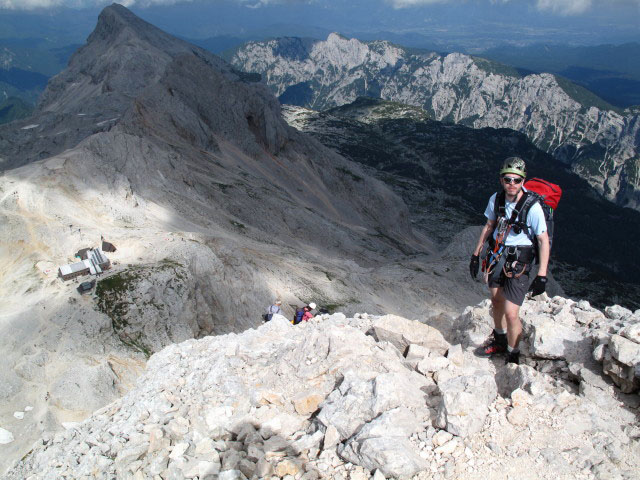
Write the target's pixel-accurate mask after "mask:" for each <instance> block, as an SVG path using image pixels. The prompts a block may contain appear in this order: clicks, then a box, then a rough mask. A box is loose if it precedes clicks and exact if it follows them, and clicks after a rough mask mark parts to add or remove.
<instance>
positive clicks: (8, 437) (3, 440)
mask: <svg viewBox="0 0 640 480" xmlns="http://www.w3.org/2000/svg"><path fill="white" fill-rule="evenodd" d="M13 440H14V438H13V434H12V433H11V432H10V431H9V430H5V429H4V428H0V445H6V444H7V443H11V442H13Z"/></svg>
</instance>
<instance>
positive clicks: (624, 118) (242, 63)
mask: <svg viewBox="0 0 640 480" xmlns="http://www.w3.org/2000/svg"><path fill="white" fill-rule="evenodd" d="M231 62H232V64H233V65H235V66H236V67H237V68H240V69H242V70H245V71H248V72H257V73H260V74H261V75H262V76H263V79H264V82H265V83H266V84H267V85H269V86H270V87H271V89H272V90H273V91H274V92H275V93H276V94H277V95H279V97H280V99H281V101H282V102H283V103H290V104H294V105H299V106H303V107H308V108H313V109H315V110H323V109H326V108H329V107H334V106H339V105H344V104H348V103H351V102H353V101H354V100H355V99H356V98H357V97H360V96H370V97H374V98H382V99H385V100H392V101H396V102H401V103H406V104H409V105H414V106H419V107H422V108H423V109H424V110H425V111H426V112H427V113H428V114H429V116H430V117H431V118H432V119H435V120H442V121H446V122H454V123H461V124H463V125H467V126H471V127H473V128H483V127H493V128H510V129H512V130H516V131H519V132H522V133H524V134H526V135H527V137H528V138H529V139H530V140H531V141H532V142H533V143H534V144H535V145H536V146H538V147H539V148H541V149H542V150H545V151H547V152H549V153H551V154H552V155H553V156H554V157H556V158H557V159H558V160H560V161H562V162H563V163H567V164H570V165H571V167H572V169H573V170H574V171H575V172H577V173H578V174H579V175H580V176H582V177H583V178H585V179H586V180H588V181H589V183H591V185H593V186H594V187H595V188H596V189H597V190H598V191H599V192H600V193H602V194H603V195H604V196H605V197H606V198H608V199H609V200H612V201H615V202H616V203H618V204H620V205H622V206H628V207H631V208H635V209H638V208H639V207H640V197H639V193H638V192H639V189H640V183H639V182H640V177H639V176H638V173H637V172H638V162H639V161H640V156H639V153H638V152H639V150H638V148H639V143H638V138H640V137H639V136H638V131H639V130H638V129H639V128H640V122H639V120H638V119H639V117H638V114H637V112H636V113H633V112H631V111H630V110H628V111H619V110H616V109H615V108H614V107H611V106H610V105H608V104H606V102H604V101H603V100H601V99H599V98H597V97H596V96H595V95H593V94H592V93H591V92H588V91H587V90H585V89H583V88H582V87H579V86H577V85H574V84H572V83H570V82H569V81H567V80H565V79H562V78H560V77H556V76H554V75H551V74H544V73H543V74H532V75H526V76H522V75H521V74H520V73H519V72H518V71H516V70H515V69H512V68H510V67H506V66H504V65H500V64H496V63H494V62H491V61H488V60H485V59H482V58H477V57H471V56H468V55H463V54H460V53H451V54H449V55H438V54H436V53H433V52H421V51H415V50H410V49H405V48H401V47H398V46H396V45H393V44H391V43H389V42H386V41H376V42H370V43H365V42H360V41H358V40H357V39H355V38H351V39H347V38H344V37H342V36H340V35H338V34H335V33H334V34H331V35H329V37H328V38H327V39H326V40H324V41H308V40H303V39H298V38H282V39H276V40H270V41H266V42H250V43H248V44H246V45H245V46H244V47H242V48H240V49H238V51H237V52H236V53H235V54H234V55H233V57H232V59H231Z"/></svg>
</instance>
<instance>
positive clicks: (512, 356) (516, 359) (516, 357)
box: [504, 351, 520, 365]
mask: <svg viewBox="0 0 640 480" xmlns="http://www.w3.org/2000/svg"><path fill="white" fill-rule="evenodd" d="M504 363H505V364H507V363H515V364H516V365H520V352H519V351H515V352H509V353H508V354H507V358H506V359H505V361H504Z"/></svg>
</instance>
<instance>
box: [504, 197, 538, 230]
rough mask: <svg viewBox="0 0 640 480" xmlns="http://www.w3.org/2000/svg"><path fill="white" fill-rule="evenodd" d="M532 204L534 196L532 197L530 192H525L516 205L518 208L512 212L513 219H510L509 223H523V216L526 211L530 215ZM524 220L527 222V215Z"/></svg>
mask: <svg viewBox="0 0 640 480" xmlns="http://www.w3.org/2000/svg"><path fill="white" fill-rule="evenodd" d="M533 201H535V199H533ZM531 203H532V195H530V194H529V192H528V191H523V192H522V196H521V197H520V200H518V203H516V206H515V208H514V209H513V212H511V218H510V219H509V223H510V224H512V225H513V224H515V223H518V222H519V221H521V218H522V214H523V213H524V211H525V210H526V213H527V214H528V213H529V208H531ZM524 219H525V221H526V219H527V217H526V215H525V216H524Z"/></svg>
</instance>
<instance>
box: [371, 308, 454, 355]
mask: <svg viewBox="0 0 640 480" xmlns="http://www.w3.org/2000/svg"><path fill="white" fill-rule="evenodd" d="M373 330H374V332H375V334H376V337H377V338H378V340H380V341H388V342H391V343H393V344H394V345H395V346H396V348H397V349H398V350H399V351H400V352H402V353H404V352H405V351H406V350H407V348H408V347H409V345H411V344H416V345H421V346H423V347H427V348H428V349H429V350H432V351H434V352H438V353H440V354H441V355H444V354H445V353H446V352H447V350H448V349H449V343H448V342H447V341H446V340H445V339H444V337H443V336H442V334H441V333H440V332H439V331H438V330H437V329H435V328H433V327H430V326H429V325H425V324H423V323H420V322H418V321H416V320H407V319H406V318H402V317H398V316H397V315H385V316H383V317H380V318H379V319H377V320H376V321H375V322H374V323H373Z"/></svg>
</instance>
